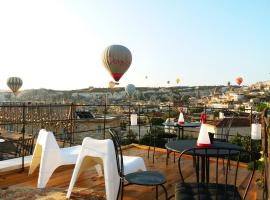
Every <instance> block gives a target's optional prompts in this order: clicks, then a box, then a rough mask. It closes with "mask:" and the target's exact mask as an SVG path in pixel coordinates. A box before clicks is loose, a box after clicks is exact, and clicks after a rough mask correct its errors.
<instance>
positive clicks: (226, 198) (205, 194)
mask: <svg viewBox="0 0 270 200" xmlns="http://www.w3.org/2000/svg"><path fill="white" fill-rule="evenodd" d="M210 152H211V153H210ZM184 154H189V155H193V156H195V157H196V159H195V168H191V169H193V170H194V174H195V177H196V180H195V181H189V182H187V181H186V180H185V179H184V177H183V173H182V170H181V167H183V164H182V160H183V159H182V158H183V155H184ZM224 154H227V164H226V173H225V175H223V173H222V174H220V171H219V166H220V165H222V162H221V160H220V159H222V158H224ZM213 155H215V156H213ZM250 155H251V156H250ZM210 156H211V158H210ZM243 158H245V159H248V161H251V162H252V163H253V169H252V170H250V172H249V173H248V174H247V177H246V178H245V181H243V180H242V181H243V182H240V178H239V176H238V175H239V174H241V173H242V174H243V172H240V169H239V165H240V159H243ZM203 159H204V162H203ZM229 161H230V162H229ZM202 163H203V164H202ZM210 163H212V164H213V165H214V166H215V169H213V166H212V168H211V169H210ZM229 163H230V165H231V167H232V166H234V167H232V168H231V170H229ZM255 166H256V160H255V155H254V153H252V152H248V151H245V150H239V149H227V148H226V149H225V148H191V149H188V150H185V151H183V152H182V153H181V155H180V157H179V160H178V168H179V173H180V177H181V181H180V182H179V183H178V184H176V186H175V199H176V200H195V199H200V200H206V199H207V200H214V199H215V200H217V199H218V200H231V199H234V200H243V199H245V198H246V196H247V193H248V190H249V187H250V184H251V181H252V179H253V176H254V172H255ZM245 170H248V168H246V169H245ZM201 173H206V177H208V180H207V181H205V180H202V178H200V177H202V176H201ZM209 177H210V178H209ZM246 181H247V183H246Z"/></svg>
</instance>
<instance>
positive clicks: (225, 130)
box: [221, 115, 234, 142]
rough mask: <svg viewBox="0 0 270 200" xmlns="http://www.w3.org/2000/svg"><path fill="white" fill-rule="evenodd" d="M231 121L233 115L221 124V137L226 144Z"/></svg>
mask: <svg viewBox="0 0 270 200" xmlns="http://www.w3.org/2000/svg"><path fill="white" fill-rule="evenodd" d="M225 119H226V118H225ZM233 120H234V115H232V116H231V117H229V118H227V119H226V120H224V123H223V124H222V128H221V137H222V138H223V139H225V141H226V142H228V141H229V135H230V130H231V126H232V123H233Z"/></svg>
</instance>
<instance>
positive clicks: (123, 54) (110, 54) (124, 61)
mask: <svg viewBox="0 0 270 200" xmlns="http://www.w3.org/2000/svg"><path fill="white" fill-rule="evenodd" d="M131 62H132V56H131V52H130V51H129V49H128V48H126V47H124V46H122V45H111V46H109V47H107V48H106V49H105V50H104V52H103V64H104V66H105V68H106V69H107V70H108V72H109V73H110V74H111V76H112V77H113V79H114V80H115V81H117V82H118V81H119V80H120V79H121V77H122V76H123V75H124V73H125V72H126V71H127V70H128V68H129V66H130V64H131Z"/></svg>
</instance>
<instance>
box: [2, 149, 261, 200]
mask: <svg viewBox="0 0 270 200" xmlns="http://www.w3.org/2000/svg"><path fill="white" fill-rule="evenodd" d="M147 148H148V147H147V146H142V145H134V144H132V145H129V146H128V147H127V148H125V150H124V151H123V153H124V155H133V156H140V157H142V158H143V159H144V161H145V164H146V167H147V169H148V170H157V171H160V172H161V173H163V174H164V175H165V176H166V178H167V183H166V184H165V187H166V188H167V190H168V194H169V196H170V195H172V194H174V186H175V184H176V183H177V182H179V179H180V175H179V172H178V164H177V160H176V162H175V163H174V159H173V153H172V154H171V155H170V159H169V164H168V165H166V150H165V149H159V148H157V149H156V154H155V162H154V163H153V161H152V153H153V152H152V151H150V158H149V159H148V157H147ZM176 158H177V155H176ZM184 159H185V160H184V163H185V164H184V168H183V174H184V176H185V177H186V178H187V179H185V180H188V181H189V180H194V181H195V174H194V173H193V169H192V168H193V160H192V157H189V156H186V157H185V158H184ZM212 167H214V165H213V166H212ZM73 168H74V165H69V166H61V167H59V168H58V169H57V170H56V171H55V172H54V173H53V175H52V177H51V178H50V180H49V182H48V184H47V187H46V189H45V190H40V189H36V185H37V177H38V170H37V171H35V173H34V174H32V175H30V176H28V168H27V167H26V168H25V170H24V171H20V170H13V171H9V172H5V173H0V188H1V189H0V199H27V200H30V199H47V200H48V199H50V200H53V199H57V200H61V199H63V200H64V199H66V198H65V196H66V192H67V188H68V186H69V182H70V180H71V176H72V172H73ZM222 170H223V169H222V168H221V169H220V174H221V178H222V174H223V171H222ZM210 171H211V170H210ZM248 174H249V173H247V168H246V166H245V165H243V166H242V167H241V168H240V170H239V179H238V180H237V181H240V183H241V184H245V183H246V181H247V176H248ZM255 180H256V176H255V177H254V178H253V182H252V184H251V187H250V190H249V193H248V197H247V198H246V199H247V200H254V199H256V198H257V195H258V192H257V190H256V189H257V186H256V183H255ZM8 194H10V195H11V197H8ZM12 195H13V196H12ZM15 195H17V196H15ZM70 199H76V200H78V199H81V200H84V199H88V200H89V199H90V200H100V199H105V184H104V178H103V177H99V176H98V174H97V173H96V171H95V168H90V169H89V170H87V171H86V172H85V173H83V174H82V175H81V176H80V177H79V178H78V180H77V182H76V184H75V187H74V189H73V192H72V194H71V198H70ZM124 199H125V200H137V199H145V200H148V199H155V187H146V186H137V185H130V186H127V187H125V188H124ZM159 199H165V196H164V192H163V190H162V189H159Z"/></svg>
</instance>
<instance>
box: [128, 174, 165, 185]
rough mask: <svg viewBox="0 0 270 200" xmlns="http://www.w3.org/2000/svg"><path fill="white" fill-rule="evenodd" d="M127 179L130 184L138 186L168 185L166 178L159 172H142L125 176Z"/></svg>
mask: <svg viewBox="0 0 270 200" xmlns="http://www.w3.org/2000/svg"><path fill="white" fill-rule="evenodd" d="M125 179H126V180H127V181H128V183H130V184H136V185H149V186H153V185H161V184H164V183H166V178H165V176H164V175H162V174H161V173H160V172H157V171H140V172H135V173H130V174H127V175H125Z"/></svg>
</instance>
